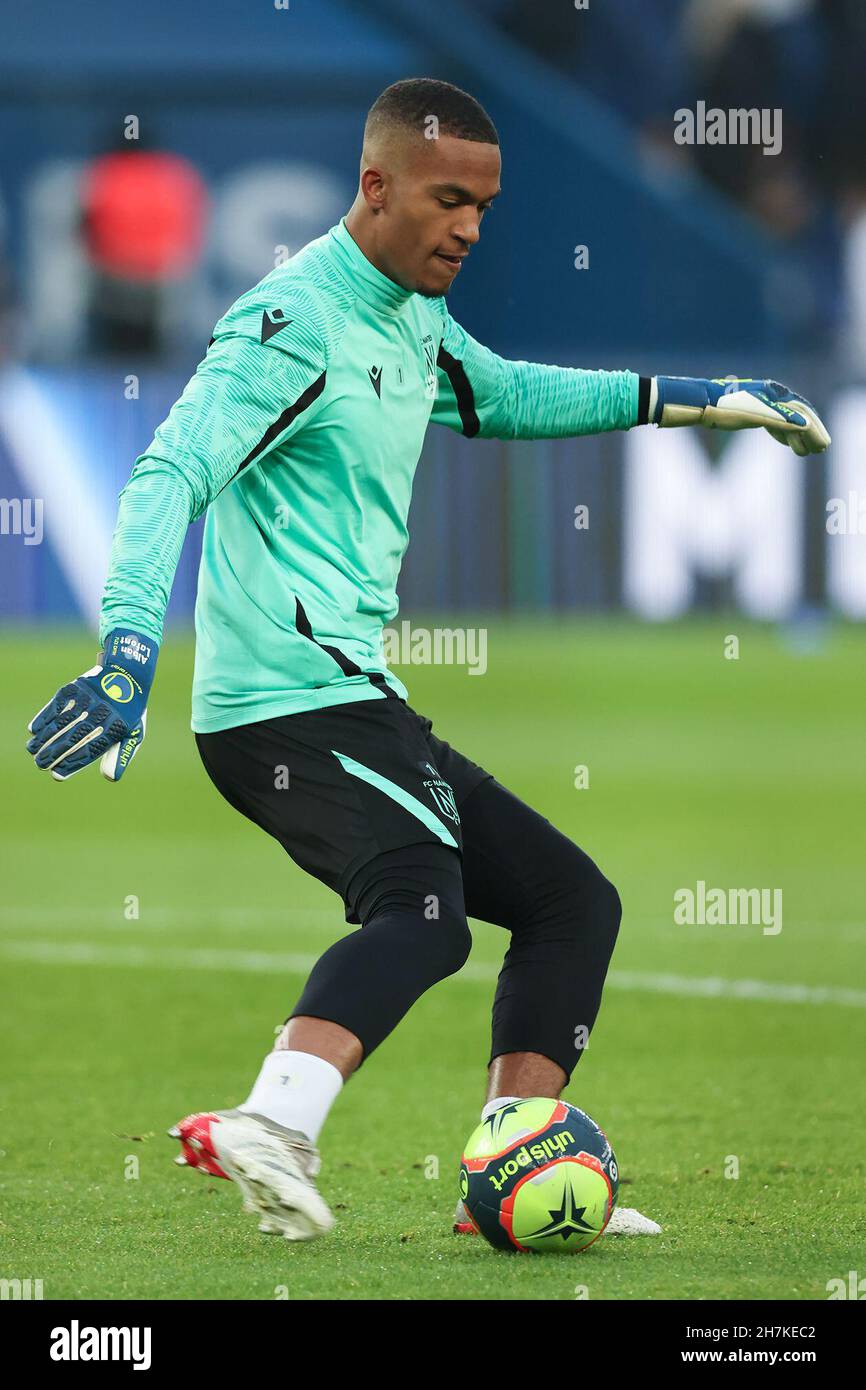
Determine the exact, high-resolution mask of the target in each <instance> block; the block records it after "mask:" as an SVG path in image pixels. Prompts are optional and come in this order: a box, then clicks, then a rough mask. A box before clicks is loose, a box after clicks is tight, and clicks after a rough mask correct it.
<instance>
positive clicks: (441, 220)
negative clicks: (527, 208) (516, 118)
mask: <svg viewBox="0 0 866 1390" xmlns="http://www.w3.org/2000/svg"><path fill="white" fill-rule="evenodd" d="M500 169H501V160H500V156H499V147H498V145H485V144H482V143H480V142H479V141H477V140H457V139H455V138H454V137H453V136H447V135H443V136H441V137H440V139H438V140H427V141H425V142H424V148H423V149H422V150H421V151H420V152H419V153H418V154H417V155H415V156H414V157H413V158H412V159H410V160H407V161H406V163H405V165H404V166H403V167H401V168H400V169H399V171H397V172H395V174H394V175H393V177H392V181H391V187H390V189H389V193H390V196H389V197H388V199H387V207H386V213H387V215H386V217H385V218H384V219H383V225H382V228H381V234H382V241H381V243H380V246H381V251H382V254H383V257H385V258H386V259H387V261H388V262H389V267H390V268H389V274H390V275H391V278H392V279H394V280H396V281H397V282H398V284H401V285H403V286H405V288H406V289H411V290H414V291H415V292H416V293H417V294H426V295H433V296H435V295H440V294H447V292H448V290H449V289H450V288H451V286H452V284H453V283H454V281H455V279H456V278H457V276H458V274H459V272H460V267H461V265H462V263H463V261H464V259H465V257H466V256H467V255H468V254H469V252H470V251H471V249H472V247H473V246H474V245H475V243H476V242H477V240H478V238H479V236H480V234H481V232H480V229H481V219H482V218H483V216H484V214H485V212H486V211H487V209H488V208H489V207H490V205H491V203H492V202H493V199H494V198H495V197H496V195H497V193H498V192H499V174H500Z"/></svg>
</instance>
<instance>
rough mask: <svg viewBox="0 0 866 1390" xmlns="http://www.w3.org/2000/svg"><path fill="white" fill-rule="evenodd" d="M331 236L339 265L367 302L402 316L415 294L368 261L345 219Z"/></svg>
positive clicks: (332, 229)
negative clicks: (400, 313)
mask: <svg viewBox="0 0 866 1390" xmlns="http://www.w3.org/2000/svg"><path fill="white" fill-rule="evenodd" d="M328 235H329V237H330V239H331V249H332V251H333V254H334V259H335V260H336V262H337V265H338V266H339V268H340V270H341V271H342V273H343V275H344V276H345V277H346V279H347V280H348V281H349V283H350V285H351V286H352V288H353V289H354V290H356V291H357V293H358V295H359V296H360V297H361V299H363V301H364V303H365V304H369V305H370V306H371V308H373V309H378V310H380V312H382V313H384V314H397V313H399V311H400V310H401V309H402V308H403V305H404V304H405V303H406V301H407V300H408V299H411V298H412V294H413V291H412V290H405V289H404V288H403V286H402V285H398V284H397V283H396V281H394V280H389V278H388V276H387V275H383V274H382V272H381V270H377V269H376V267H375V266H374V265H373V263H372V262H371V261H368V260H367V257H366V256H365V255H364V253H363V251H362V250H361V248H360V246H359V245H358V243H357V242H356V241H355V239H354V237H353V236H352V234H351V232H350V231H349V230H348V228H347V227H346V222H345V218H341V219H340V221H339V222H338V223H337V225H336V227H332V228H331V230H330V232H329V233H328Z"/></svg>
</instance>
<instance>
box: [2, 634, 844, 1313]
mask: <svg viewBox="0 0 866 1390" xmlns="http://www.w3.org/2000/svg"><path fill="white" fill-rule="evenodd" d="M732 630H733V631H734V632H737V633H738V634H739V636H740V642H741V646H740V656H739V660H736V661H730V660H726V659H725V658H724V638H725V636H726V635H727V633H729V632H731V631H732ZM92 648H93V639H92V637H91V636H88V635H84V634H80V633H68V632H67V633H60V634H57V636H56V639H54V640H52V641H50V642H49V641H46V638H45V634H44V633H40V634H39V635H38V637H36V636H24V635H14V634H11V635H10V634H7V635H6V636H5V637H4V639H3V649H4V668H5V679H4V681H3V685H2V707H0V735H2V737H0V767H2V779H3V788H4V796H3V818H4V827H3V841H2V843H3V849H4V859H5V872H4V875H3V894H2V909H0V959H2V975H3V981H4V986H3V993H4V1005H3V1009H2V1030H3V1032H2V1048H3V1058H4V1067H3V1083H2V1104H0V1237H2V1240H0V1277H3V1278H16V1277H17V1278H21V1279H25V1278H32V1279H42V1280H43V1286H44V1294H45V1297H46V1298H47V1299H50V1298H72V1299H80V1298H114V1299H125V1298H165V1299H172V1298H199V1299H201V1298H231V1299H273V1298H277V1297H288V1298H290V1299H310V1298H320V1297H330V1298H339V1299H344V1298H345V1299H353V1298H403V1299H405V1298H418V1299H422V1298H459V1299H487V1298H491V1299H567V1300H571V1299H574V1298H575V1297H578V1296H581V1294H583V1293H584V1292H585V1293H586V1294H588V1296H589V1297H590V1298H591V1299H610V1298H617V1299H630V1298H642V1299H661V1298H683V1299H686V1298H688V1299H711V1298H726V1299H738V1298H760V1299H824V1298H826V1297H827V1282H828V1280H831V1279H834V1278H845V1279H847V1274H848V1271H849V1270H851V1269H855V1270H859V1271H860V1272H861V1274H862V1273H863V1272H864V1271H866V1250H864V1234H863V1232H864V1206H866V1198H864V1192H866V1184H864V1178H866V1163H864V1156H863V1130H864V1122H863V1115H864V1113H866V1081H864V1073H863V1062H862V1059H863V1056H864V1053H866V964H864V962H866V919H864V916H863V908H862V884H863V785H864V774H866V752H864V743H863V736H862V725H863V694H862V680H863V676H862V673H863V651H864V637H863V634H862V633H861V632H858V631H856V630H854V629H848V628H844V627H839V628H835V629H830V630H829V631H828V632H827V633H826V634H825V635H824V636H823V637H820V638H819V639H817V641H816V642H814V643H812V644H811V645H810V646H809V647H808V648H807V649H806V650H803V649H802V646H801V644H799V643H798V642H796V641H793V640H789V639H788V638H786V636H785V634H782V633H779V632H777V631H773V630H767V629H763V628H754V627H747V626H745V625H744V624H743V623H742V622H740V621H739V620H737V619H734V620H732V619H727V620H719V622H712V623H702V624H700V625H690V626H684V627H674V628H642V627H639V626H636V625H633V624H630V623H627V622H624V621H620V622H615V623H611V622H607V621H605V622H604V623H603V624H602V623H600V622H592V623H567V624H565V623H563V624H555V623H549V624H542V625H539V624H537V623H533V624H532V625H531V626H530V625H528V624H527V625H521V624H519V623H516V624H503V623H500V622H497V623H495V624H493V625H492V626H491V627H490V632H489V652H488V659H489V669H488V673H487V674H486V675H485V676H483V677H472V676H467V674H466V673H465V672H464V671H460V670H457V669H455V668H447V667H438V668H433V667H426V668H422V667H410V668H405V667H404V668H400V673H401V675H402V676H403V678H404V679H405V680H406V682H407V684H408V686H409V689H410V699H411V701H412V704H413V706H414V707H415V708H416V709H418V710H419V711H422V712H424V713H426V714H428V715H430V717H432V718H433V721H434V728H435V729H436V731H437V732H438V733H439V734H440V735H442V736H443V737H445V738H447V739H448V740H449V741H450V742H452V743H454V744H455V745H456V746H457V747H458V748H461V749H463V750H465V751H466V752H467V753H468V754H469V755H470V756H471V757H473V758H475V759H476V760H477V761H479V762H481V763H483V764H485V765H486V766H487V767H488V768H489V769H490V771H492V772H494V773H496V775H497V776H498V777H499V778H500V779H501V780H502V781H503V782H505V783H506V784H507V785H508V786H510V787H511V788H512V789H513V790H514V791H515V792H517V793H518V794H519V795H521V796H522V797H524V798H525V799H527V800H528V801H530V802H531V803H532V804H533V805H534V806H536V807H537V808H538V809H539V810H541V811H542V812H543V813H544V814H545V815H547V816H549V817H550V819H551V820H553V821H554V823H555V824H557V825H558V826H559V827H560V828H561V829H562V830H564V831H565V832H566V833H567V834H569V835H571V836H572V838H574V839H575V840H577V842H578V843H580V844H581V845H582V846H583V847H584V848H585V849H587V851H588V852H589V853H591V854H592V855H593V856H594V857H595V858H596V859H597V860H598V862H599V864H600V865H601V867H602V868H603V869H604V871H605V872H606V873H607V874H608V876H609V877H611V878H612V879H613V881H614V882H615V883H616V884H617V886H618V887H619V889H620V892H621V894H622V898H623V902H624V908H625V912H624V919H623V927H622V931H621V935H620V941H619V944H618V947H617V951H616V954H615V956H614V962H613V970H612V974H611V978H610V982H609V986H608V989H607V991H606V995H605V1001H604V1004H603V1007H602V1012H601V1016H600V1019H599V1022H598V1025H597V1027H596V1030H595V1032H594V1033H593V1036H592V1040H591V1043H590V1047H589V1049H588V1051H587V1053H586V1055H585V1056H584V1058H583V1060H582V1061H581V1063H580V1066H579V1067H578V1068H577V1070H576V1072H575V1076H574V1079H573V1082H572V1085H571V1087H570V1089H569V1091H568V1092H567V1096H568V1098H569V1099H571V1100H573V1101H574V1102H575V1103H576V1104H578V1105H581V1106H582V1107H583V1108H584V1109H586V1110H588V1111H589V1113H590V1114H591V1115H592V1116H593V1117H594V1118H595V1119H597V1120H598V1122H599V1123H600V1124H601V1125H602V1126H603V1127H604V1129H605V1130H606V1131H607V1133H608V1134H609V1136H610V1138H611V1140H612V1142H613V1145H614V1148H615V1150H616V1153H617V1157H618V1160H619V1164H620V1169H621V1172H622V1174H623V1179H624V1184H623V1187H622V1189H621V1201H622V1202H623V1203H624V1204H626V1205H634V1206H637V1207H639V1208H640V1209H641V1210H642V1211H644V1212H646V1213H647V1214H648V1215H651V1216H653V1217H655V1218H656V1219H657V1220H659V1221H660V1222H661V1223H662V1225H663V1227H664V1234H663V1235H662V1236H661V1237H659V1238H656V1239H645V1240H640V1239H634V1240H625V1239H615V1238H607V1237H604V1238H602V1240H600V1241H599V1242H597V1243H596V1244H595V1245H594V1246H593V1247H592V1248H591V1249H590V1250H589V1251H588V1252H586V1253H585V1254H583V1255H577V1256H571V1257H567V1256H560V1257H555V1256H552V1257H546V1258H545V1257H532V1256H520V1255H516V1256H503V1255H500V1254H497V1253H495V1252H494V1251H492V1250H491V1249H489V1248H488V1247H487V1246H486V1245H484V1244H483V1243H482V1242H481V1240H480V1239H479V1238H459V1237H455V1236H452V1235H451V1230H450V1226H451V1215H452V1210H453V1206H454V1201H455V1198H456V1178H457V1161H458V1157H459V1153H460V1149H461V1145H462V1142H463V1140H464V1139H465V1138H466V1137H467V1136H468V1134H469V1132H470V1131H471V1129H472V1128H473V1127H474V1125H475V1124H476V1122H477V1116H478V1110H479V1106H480V1104H481V1100H482V1093H483V1086H484V1071H485V1063H486V1058H487V1051H486V1049H487V1045H488V1025H489V1003H490V998H491V994H492V989H493V983H494V980H495V975H496V970H497V967H498V963H499V961H500V960H501V956H502V954H503V951H504V949H505V940H504V937H503V934H502V933H501V932H500V931H499V930H498V929H497V928H495V927H491V926H484V925H481V924H474V936H475V946H474V950H473V954H472V957H471V959H470V961H469V963H468V965H467V967H466V968H465V970H464V971H463V972H462V974H461V975H460V976H459V977H457V978H455V979H453V980H450V981H448V982H446V983H445V984H443V985H441V986H439V987H438V988H437V989H435V990H433V991H431V993H430V994H429V995H427V996H426V997H425V998H424V999H422V1000H421V1001H420V1002H419V1004H418V1005H417V1006H416V1008H415V1009H414V1010H413V1011H412V1012H411V1014H410V1016H409V1017H408V1018H407V1019H406V1020H405V1021H404V1023H403V1024H402V1025H401V1027H400V1028H399V1029H398V1030H397V1032H396V1033H395V1034H394V1035H393V1036H392V1037H391V1038H390V1039H389V1040H388V1041H387V1043H386V1044H385V1045H384V1046H383V1047H382V1048H381V1050H380V1051H379V1052H378V1053H376V1054H375V1055H374V1056H373V1057H372V1058H371V1059H370V1061H369V1062H368V1063H367V1064H365V1066H364V1068H363V1069H362V1072H361V1073H360V1074H359V1076H358V1077H356V1078H355V1079H354V1080H353V1081H352V1082H351V1083H350V1085H349V1086H347V1087H346V1089H345V1091H344V1092H343V1094H342V1096H341V1097H340V1099H339V1101H338V1103H337V1105H336V1106H335V1108H334V1111H333V1112H332V1116H331V1119H330V1121H329V1123H328V1125H327V1127H326V1129H325V1133H324V1135H323V1141H322V1152H323V1160H324V1166H323V1174H322V1189H323V1192H324V1195H325V1196H326V1198H327V1199H328V1201H329V1202H330V1203H331V1204H332V1206H333V1208H334V1210H335V1212H336V1215H337V1217H338V1221H339V1224H338V1227H337V1229H336V1231H335V1233H334V1234H333V1235H332V1236H331V1237H330V1238H329V1239H326V1240H323V1241H321V1242H317V1243H313V1244H311V1245H308V1246H303V1245H302V1246H290V1245H288V1244H287V1243H285V1242H283V1241H280V1240H278V1239H275V1238H272V1237H271V1238H268V1237H265V1236H261V1235H259V1233H258V1232H257V1230H256V1228H255V1223H254V1221H253V1220H252V1219H251V1218H249V1217H243V1216H242V1215H241V1212H240V1209H239V1201H238V1194H237V1192H236V1190H235V1189H234V1188H233V1187H232V1186H230V1185H229V1184H228V1183H224V1182H219V1181H214V1180H209V1179H203V1178H202V1177H201V1176H200V1175H199V1174H196V1173H192V1172H189V1171H184V1170H182V1169H179V1168H176V1167H174V1166H173V1165H172V1162H171V1159H172V1157H173V1155H174V1152H175V1150H176V1147H177V1146H176V1145H175V1144H173V1143H172V1142H171V1141H169V1140H168V1139H167V1138H166V1137H165V1130H166V1129H167V1128H168V1127H169V1125H170V1124H172V1123H173V1122H174V1121H175V1120H177V1119H178V1118H179V1117H181V1116H182V1115H184V1114H186V1113H187V1112H188V1111H190V1110H195V1109H207V1108H210V1107H222V1106H226V1105H232V1104H236V1103H237V1102H238V1101H240V1100H242V1099H243V1097H244V1096H245V1095H246V1093H247V1091H248V1089H249V1086H250V1083H251V1080H252V1078H253V1076H254V1074H255V1072H256V1071H257V1069H258V1066H259V1063H260V1059H261V1056H262V1054H263V1053H264V1052H265V1051H266V1050H267V1049H268V1048H269V1046H270V1043H271V1038H272V1029H273V1027H274V1026H275V1025H276V1024H278V1023H279V1022H280V1021H281V1019H282V1018H283V1017H284V1016H285V1014H286V1013H287V1012H288V1009H289V1008H290V1007H291V1005H292V1004H293V1002H294V1000H295V998H296V996H297V994H298V993H299V990H300V987H301V984H302V980H303V977H304V974H305V973H306V970H307V969H308V968H309V965H310V964H311V963H312V961H313V960H314V959H315V957H316V956H317V955H318V954H319V953H320V952H321V951H322V950H323V949H324V947H325V946H326V945H327V944H328V943H329V942H330V941H332V940H334V939H335V938H336V937H337V936H338V935H340V934H341V933H342V932H343V931H344V930H346V928H345V924H344V923H343V921H342V912H341V909H340V904H339V902H338V900H337V899H336V897H334V896H333V895H332V894H330V893H329V892H328V890H327V889H325V888H324V887H322V886H320V885H319V884H317V883H316V882H315V881H313V880H312V879H309V878H307V877H305V876H304V874H303V873H302V872H301V871H300V870H299V869H297V868H295V867H294V865H293V864H292V863H291V862H290V860H289V859H288V857H287V856H286V855H285V854H284V853H283V851H282V850H281V849H280V848H279V846H278V845H276V843H275V842H273V841H271V840H269V839H268V838H267V837H266V836H265V835H264V834H263V833H262V832H261V831H259V830H258V829H256V828H255V827H254V826H252V825H250V824H249V823H247V822H245V821H243V820H242V819H241V817H239V816H238V815H237V814H236V813H235V812H233V811H232V810H231V808H230V807H228V806H227V805H226V804H225V803H224V802H223V801H222V800H221V799H220V797H219V796H218V795H217V793H216V792H215V791H214V790H213V789H212V787H211V786H210V784H209V782H208V780H207V778H206V776H205V773H204V770H203V768H202V767H201V765H200V763H199V761H198V756H197V753H196V751H195V747H194V744H193V741H192V737H191V734H190V733H189V728H188V725H189V717H188V703H189V700H188V695H189V683H190V676H191V665H192V642H191V640H189V639H187V638H183V637H177V636H175V637H173V638H172V639H171V640H169V641H168V642H167V644H166V646H165V650H164V652H163V654H162V656H161V658H160V669H159V672H158V675H157V682H156V687H155V692H154V698H153V701H152V704H151V711H150V716H149V718H150V723H149V734H148V738H147V742H146V745H145V748H144V750H143V752H142V753H141V755H140V756H139V757H138V758H137V760H136V764H135V767H134V768H133V769H132V770H131V771H130V773H129V774H128V776H127V777H126V778H125V779H124V781H123V783H122V784H121V785H120V786H119V787H109V786H108V785H107V784H106V783H105V782H103V780H102V779H101V778H100V777H99V776H98V774H97V773H96V772H95V771H93V770H91V772H89V773H85V774H83V775H82V776H80V777H76V778H75V779H73V780H72V781H71V782H70V783H69V784H67V785H65V786H61V785H59V784H55V783H53V782H51V781H50V780H49V779H48V777H47V776H46V775H45V774H42V773H37V772H36V771H35V770H34V768H33V767H32V765H31V763H30V760H29V759H28V758H27V756H26V755H25V753H24V750H23V744H24V730H25V726H26V723H27V720H28V719H29V717H30V716H31V714H32V713H33V712H34V711H35V710H36V709H37V708H38V707H39V706H40V705H42V704H43V703H44V702H45V700H46V698H47V697H48V696H49V695H50V693H51V692H52V691H53V690H54V689H55V688H56V687H57V686H58V685H60V684H61V683H62V682H63V681H64V680H66V679H69V678H70V676H71V675H72V674H73V673H75V672H77V671H80V670H82V669H84V668H85V667H86V666H88V665H89V664H90V661H91V658H92ZM578 766H585V767H586V768H587V769H588V774H589V786H588V787H586V788H582V789H577V788H576V787H575V785H574V783H575V768H576V767H578ZM701 879H702V880H704V881H705V883H706V884H707V885H708V886H709V887H723V888H730V887H734V888H749V887H764V888H771V889H772V888H781V889H782V891H783V903H784V908H783V911H784V916H783V928H782V931H781V932H780V933H778V934H776V935H769V934H765V933H764V932H762V930H761V927H760V926H701V925H695V926H680V925H676V924H675V922H674V917H673V895H674V893H675V891H676V890H677V889H678V888H681V887H692V888H694V886H695V884H696V882H697V881H698V880H701ZM733 1173H738V1176H728V1175H729V1174H733Z"/></svg>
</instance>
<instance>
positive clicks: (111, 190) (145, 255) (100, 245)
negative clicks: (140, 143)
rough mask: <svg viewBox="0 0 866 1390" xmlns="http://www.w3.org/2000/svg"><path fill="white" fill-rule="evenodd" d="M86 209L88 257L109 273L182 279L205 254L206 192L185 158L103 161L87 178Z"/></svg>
mask: <svg viewBox="0 0 866 1390" xmlns="http://www.w3.org/2000/svg"><path fill="white" fill-rule="evenodd" d="M82 206H83V212H84V225H83V234H84V241H85V245H86V247H87V251H88V255H89V257H90V260H91V262H92V263H93V265H94V266H95V267H96V268H97V269H98V270H100V271H101V272H103V273H104V274H106V275H111V276H115V277H118V278H123V279H127V280H140V281H159V280H164V279H168V278H171V277H173V276H177V275H182V274H184V272H186V271H188V270H189V269H190V268H191V267H192V266H193V265H194V264H195V262H196V261H197V259H198V257H199V255H200V254H201V248H202V242H203V238H204V226H205V219H206V215H207V192H206V189H205V185H204V181H203V180H202V178H201V177H200V175H199V174H198V172H197V171H196V169H195V168H194V167H193V165H192V164H190V163H189V161H188V160H186V159H183V158H182V157H181V156H180V155H175V154H160V153H157V152H149V151H143V150H128V151H127V150H124V151H121V152H118V153H116V154H107V155H102V156H101V157H100V158H98V159H96V160H94V161H93V163H92V164H91V165H90V166H89V168H88V169H87V171H86V173H85V175H84V183H83V187H82Z"/></svg>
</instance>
